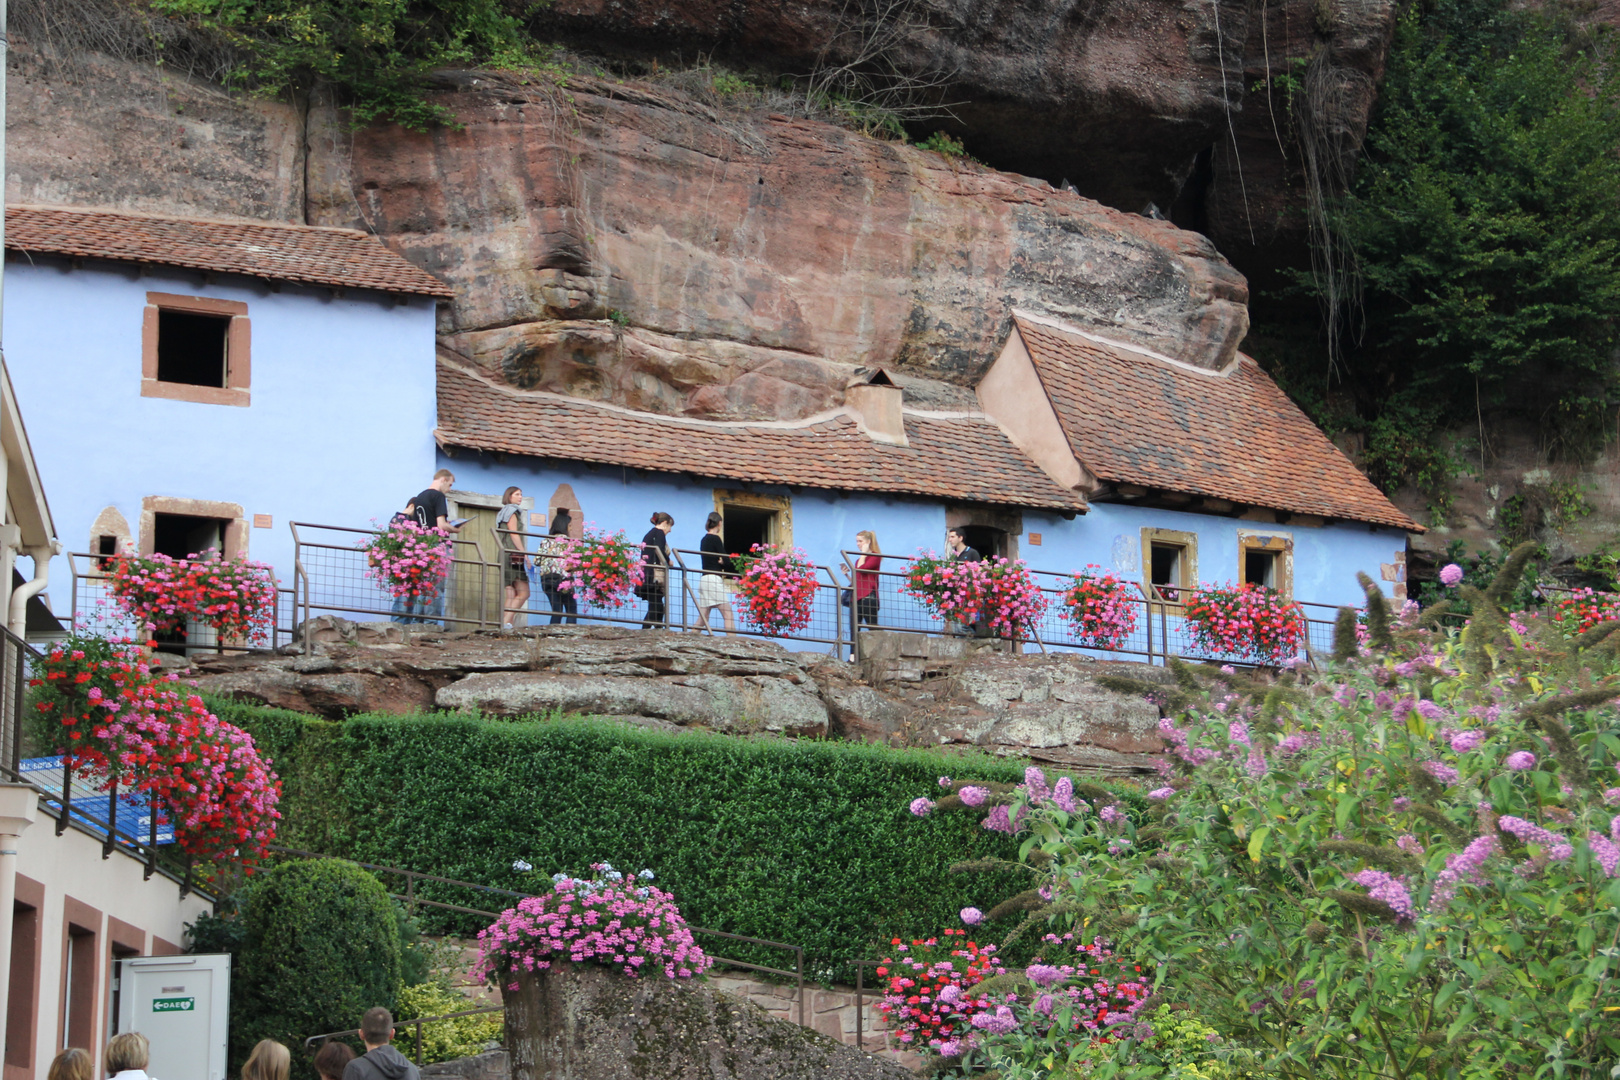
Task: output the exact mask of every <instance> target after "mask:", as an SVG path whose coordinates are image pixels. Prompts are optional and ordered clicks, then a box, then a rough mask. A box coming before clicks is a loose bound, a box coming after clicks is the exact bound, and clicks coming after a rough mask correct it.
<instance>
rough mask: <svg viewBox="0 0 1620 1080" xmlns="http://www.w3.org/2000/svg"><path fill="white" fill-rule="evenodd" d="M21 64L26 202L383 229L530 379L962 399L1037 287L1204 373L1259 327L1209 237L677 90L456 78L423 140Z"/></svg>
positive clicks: (722, 406)
mask: <svg viewBox="0 0 1620 1080" xmlns="http://www.w3.org/2000/svg"><path fill="white" fill-rule="evenodd" d="M12 70H13V71H17V72H20V73H22V75H23V77H22V78H19V79H16V80H15V81H14V82H13V85H12V94H11V99H10V102H9V111H10V115H11V117H12V118H13V120H14V122H13V125H12V129H11V131H12V138H11V142H10V144H9V147H8V159H7V172H8V176H7V190H8V197H9V198H10V199H11V200H12V201H14V202H28V201H44V202H61V203H71V204H79V205H112V206H117V207H121V208H126V209H134V210H147V211H154V212H164V213H184V214H196V215H204V216H216V217H217V216H245V217H258V218H275V219H291V220H305V221H308V222H310V223H313V224H328V225H345V226H355V227H358V228H363V229H368V230H371V231H373V232H375V233H376V234H378V235H379V236H380V237H381V238H382V239H383V240H384V241H385V242H387V243H389V244H390V245H391V246H394V247H395V248H397V249H398V250H400V251H402V252H403V253H405V254H406V255H407V256H408V257H410V258H411V259H412V260H413V261H415V262H417V263H418V264H420V265H422V266H425V267H427V268H428V269H430V270H432V271H434V272H435V273H438V274H440V275H441V276H442V277H444V278H445V280H447V281H448V282H450V283H451V284H452V285H453V286H454V287H455V288H456V290H457V297H456V300H455V301H454V302H453V303H452V304H450V305H449V306H448V308H447V309H446V310H445V312H444V315H443V320H442V323H441V345H442V347H443V348H445V349H446V350H449V351H450V353H452V354H453V355H456V356H459V357H461V358H463V359H464V360H465V361H466V362H469V363H472V364H474V365H476V366H478V367H480V368H482V369H484V370H486V371H488V372H489V373H491V374H492V375H494V376H496V377H497V378H499V379H501V380H504V381H508V382H511V383H512V384H514V385H518V386H523V387H532V388H544V389H549V390H556V391H559V392H562V393H568V394H574V395H578V396H582V397H589V398H594V399H598V400H604V401H609V402H614V403H617V404H621V405H625V406H629V407H633V408H638V409H649V410H652V411H657V412H665V413H677V414H685V415H693V416H703V417H711V418H748V419H785V418H801V417H804V416H806V415H810V414H813V413H815V412H817V411H819V410H821V409H824V408H826V407H828V406H830V405H834V404H836V403H838V401H839V400H840V398H841V395H842V388H843V386H844V385H845V383H846V382H847V381H848V379H849V377H850V375H851V374H852V372H853V370H854V368H855V367H856V366H861V365H868V366H869V365H883V366H892V367H897V368H899V370H900V376H901V378H902V379H903V380H909V381H910V384H911V385H910V387H909V390H910V393H911V397H912V400H913V401H914V402H917V403H921V404H934V405H940V406H945V407H960V406H961V405H963V404H969V403H971V395H965V394H964V393H963V390H962V388H964V387H969V386H971V385H972V384H973V382H974V381H975V380H976V379H977V378H978V376H979V375H980V374H981V373H982V372H983V371H984V369H985V368H986V367H987V366H988V364H989V363H990V362H991V360H992V359H993V358H994V356H995V354H996V350H997V348H998V347H999V345H1000V343H1001V341H1002V339H1003V337H1004V336H1005V334H1006V331H1007V327H1008V320H1009V314H1010V312H1011V310H1012V309H1013V308H1014V307H1015V306H1016V307H1022V308H1027V309H1029V310H1032V311H1037V312H1044V313H1046V314H1049V315H1052V316H1055V317H1060V318H1063V319H1066V320H1069V321H1073V322H1077V323H1079V324H1081V325H1086V326H1092V327H1095V328H1098V329H1099V330H1102V331H1104V332H1106V333H1108V334H1110V335H1113V336H1115V337H1119V338H1123V339H1125V340H1128V341H1131V342H1134V343H1137V344H1140V345H1143V346H1146V347H1148V348H1152V349H1154V350H1157V351H1159V352H1162V353H1165V354H1167V355H1170V356H1174V357H1176V358H1178V359H1182V360H1186V361H1189V362H1192V363H1197V364H1202V365H1205V366H1219V365H1220V364H1221V363H1223V362H1224V360H1225V359H1226V358H1228V357H1230V355H1231V353H1232V351H1233V350H1235V349H1236V348H1237V345H1238V343H1239V341H1240V340H1241V339H1242V337H1243V335H1244V333H1245V330H1246V327H1247V309H1246V300H1247V285H1246V283H1245V281H1244V279H1243V278H1242V277H1241V276H1240V275H1239V274H1237V273H1236V272H1235V271H1234V270H1233V269H1232V267H1231V266H1230V265H1229V264H1227V262H1226V261H1225V260H1224V259H1222V258H1221V257H1220V255H1219V254H1218V253H1217V252H1216V251H1215V249H1214V247H1213V246H1212V245H1211V244H1210V243H1209V242H1208V241H1207V240H1205V239H1204V238H1203V237H1202V236H1199V235H1198V234H1196V233H1191V232H1185V231H1182V230H1178V229H1176V228H1174V227H1173V226H1171V225H1170V224H1169V223H1167V222H1160V221H1151V220H1148V219H1145V218H1142V217H1138V216H1136V215H1134V214H1127V213H1121V212H1119V211H1117V210H1113V209H1109V208H1108V207H1106V206H1102V205H1099V204H1098V203H1095V202H1092V201H1091V200H1089V199H1086V198H1083V197H1081V196H1079V195H1077V194H1075V193H1073V192H1065V191H1058V190H1055V189H1054V188H1053V187H1052V186H1051V185H1050V184H1048V183H1046V182H1045V181H1044V180H1031V179H1028V178H1025V177H1021V176H1017V175H1012V174H1009V173H1002V172H996V171H994V170H991V169H987V168H984V167H982V166H979V165H976V164H972V163H968V162H961V161H955V162H953V161H951V160H948V159H946V158H944V157H942V156H941V155H939V154H937V153H933V152H929V151H923V150H918V149H916V148H914V147H908V146H904V145H901V144H898V143H892V142H883V141H880V140H876V139H872V138H867V137H865V136H861V135H858V134H855V133H853V132H850V131H848V130H845V129H843V128H839V127H835V126H832V125H830V124H825V123H820V122H816V121H811V120H804V119H790V118H788V117H787V116H785V115H781V114H777V113H772V112H769V111H768V110H767V108H766V107H764V106H761V107H757V108H753V109H751V110H750V109H743V108H722V107H714V106H711V105H708V104H705V103H704V102H702V101H700V100H697V99H696V98H694V97H692V96H690V95H688V94H685V93H683V92H681V91H679V90H676V89H673V88H671V87H669V86H667V85H658V84H636V83H627V82H615V81H612V80H606V79H597V78H588V77H583V76H574V77H571V78H570V79H569V81H568V84H567V87H566V89H560V88H558V87H557V86H555V85H553V84H551V83H549V82H543V81H542V82H535V83H524V82H520V81H515V80H513V79H510V78H505V77H501V76H496V75H488V74H482V73H477V72H462V73H448V74H446V76H445V82H446V89H444V90H443V91H442V93H441V94H440V95H439V97H438V100H440V101H441V102H442V103H443V104H446V105H448V106H449V107H451V108H452V109H453V110H454V111H455V112H456V114H457V116H458V117H459V119H460V121H461V123H462V125H463V127H462V128H460V129H451V128H442V129H438V130H436V131H433V132H431V133H426V134H421V133H413V132H406V131H402V130H400V129H398V128H394V127H390V126H375V125H374V126H369V127H365V128H362V129H360V130H358V131H355V130H352V129H351V128H350V127H349V125H348V122H347V119H346V117H345V116H344V115H342V114H341V113H340V111H338V110H336V109H334V108H333V107H332V106H331V104H330V102H326V101H323V100H320V99H317V100H315V101H313V102H309V103H305V104H303V105H302V107H293V106H290V105H282V104H277V103H274V102H267V101H264V100H262V99H256V98H251V97H246V96H242V95H229V94H226V93H225V92H224V91H222V90H220V89H219V88H217V87H214V86H212V85H211V84H208V83H205V82H202V81H200V80H193V79H187V78H185V77H183V76H180V75H173V74H166V73H162V72H160V71H159V70H158V69H155V68H152V67H149V66H144V65H140V64H134V63H126V62H121V61H114V60H110V59H105V58H94V57H90V58H83V57H79V58H69V59H66V60H60V61H53V62H51V63H44V62H41V61H39V59H38V57H37V56H34V55H32V54H30V53H28V52H27V50H26V49H25V48H19V49H18V50H17V51H16V53H15V54H14V59H13V67H12ZM62 132H67V133H70V134H71V137H70V138H69V137H64V136H63V135H61V134H59V133H62ZM159 158H161V159H162V160H164V161H165V162H166V163H171V162H172V165H166V167H165V168H164V169H161V170H160V169H151V168H147V167H145V163H147V162H150V161H152V160H157V159H159ZM610 315H615V316H617V319H616V320H612V319H609V318H608V316H610Z"/></svg>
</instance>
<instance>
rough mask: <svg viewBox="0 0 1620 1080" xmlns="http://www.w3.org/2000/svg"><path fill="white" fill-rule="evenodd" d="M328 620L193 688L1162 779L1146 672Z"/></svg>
mask: <svg viewBox="0 0 1620 1080" xmlns="http://www.w3.org/2000/svg"><path fill="white" fill-rule="evenodd" d="M312 622H313V626H312V636H313V638H314V640H315V642H316V646H315V651H314V653H313V654H312V655H308V656H303V655H299V656H278V657H267V656H224V657H196V658H193V659H192V660H191V661H189V663H192V664H194V665H195V670H194V671H192V672H191V673H190V674H189V675H188V677H189V678H195V679H196V680H197V682H198V685H199V687H200V688H201V689H203V690H204V691H207V692H209V693H212V694H219V695H221V696H224V697H230V698H234V699H236V700H239V701H247V702H252V703H255V704H263V705H270V706H273V707H276V708H283V709H292V710H295V711H298V712H307V713H314V714H318V715H322V716H327V717H330V718H332V719H341V718H342V717H344V716H347V715H350V714H353V713H360V712H392V713H409V712H423V711H431V710H432V709H435V708H439V709H452V710H462V709H465V710H469V711H477V712H481V713H484V714H486V715H490V716H524V715H533V714H544V713H548V712H552V711H564V712H577V713H584V714H588V715H595V716H606V717H613V718H616V719H623V720H630V721H633V722H637V723H645V724H649V725H654V726H658V727H663V728H666V729H669V730H680V729H686V728H701V729H706V730H712V731H721V732H727V733H731V734H750V733H756V732H765V733H771V734H777V735H785V736H812V737H814V736H823V735H835V736H841V737H844V738H850V739H860V740H864V741H869V742H885V743H899V744H907V745H923V746H941V745H943V746H949V745H960V746H974V747H978V748H981V749H983V750H986V751H988V752H990V753H994V754H999V755H1004V756H1009V757H1016V758H1028V759H1030V760H1033V761H1038V762H1042V763H1045V764H1049V765H1054V766H1057V767H1059V768H1070V769H1074V768H1079V769H1093V770H1101V771H1106V772H1113V773H1122V774H1131V773H1142V772H1146V771H1148V770H1150V769H1151V768H1152V765H1153V761H1154V760H1155V758H1156V756H1157V754H1158V752H1159V750H1160V743H1159V740H1158V736H1157V734H1156V730H1155V725H1156V724H1157V722H1158V718H1159V713H1158V709H1157V708H1156V707H1155V706H1153V705H1151V704H1150V703H1148V702H1147V701H1144V700H1141V699H1139V698H1135V697H1130V696H1126V695H1121V694H1117V693H1115V692H1113V691H1110V690H1107V689H1104V688H1103V687H1101V686H1099V685H1098V684H1097V682H1096V679H1097V678H1098V677H1099V676H1101V675H1105V674H1112V673H1116V672H1127V673H1129V674H1130V675H1131V676H1132V677H1134V678H1137V679H1140V680H1146V681H1150V682H1151V681H1158V680H1164V679H1167V678H1168V673H1166V672H1165V671H1164V670H1163V669H1162V668H1152V667H1148V666H1147V665H1143V664H1129V663H1115V662H1099V661H1094V660H1089V659H1087V658H1085V657H1080V656H1073V655H1065V656H1059V655H1053V656H1024V657H1017V656H1007V655H1004V654H1001V653H998V652H996V651H995V650H993V649H980V650H978V651H966V650H964V649H963V648H962V647H961V646H960V645H958V646H957V650H956V652H955V653H953V654H952V655H949V656H945V655H943V654H942V655H941V656H940V657H938V658H936V659H935V660H934V661H931V662H930V666H929V667H928V668H927V670H923V671H919V672H918V673H917V675H918V677H917V678H915V679H912V680H905V681H901V680H897V679H894V678H891V677H888V676H886V675H884V674H882V673H880V672H878V671H877V670H876V669H874V668H871V667H868V668H867V669H866V670H864V671H863V669H862V668H861V667H858V666H856V665H854V664H846V663H842V662H840V661H837V660H834V659H831V658H829V657H827V656H824V655H821V654H816V653H802V652H789V651H788V650H786V649H784V648H782V647H781V646H780V645H777V644H775V643H773V642H769V641H763V640H761V639H758V638H748V637H725V636H714V637H710V636H707V635H699V634H683V633H675V632H672V631H644V630H635V629H630V628H622V627H607V626H580V627H555V628H554V627H549V626H548V627H541V628H535V629H531V630H529V631H527V632H525V633H524V634H523V635H521V636H514V635H504V636H503V635H496V634H491V633H448V634H447V633H443V632H412V633H411V634H410V635H409V637H408V638H407V637H406V636H405V635H404V634H403V633H402V630H401V628H400V627H399V626H396V625H394V624H392V623H360V624H355V623H349V622H346V621H345V620H342V619H337V618H333V617H331V616H322V617H320V618H319V619H316V620H313V621H312ZM905 636H908V637H909V636H914V635H905ZM947 651H949V650H947Z"/></svg>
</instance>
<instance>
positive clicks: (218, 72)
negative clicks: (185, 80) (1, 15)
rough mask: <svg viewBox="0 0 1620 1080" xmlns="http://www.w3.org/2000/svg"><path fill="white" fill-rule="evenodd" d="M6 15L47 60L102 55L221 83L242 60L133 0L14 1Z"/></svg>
mask: <svg viewBox="0 0 1620 1080" xmlns="http://www.w3.org/2000/svg"><path fill="white" fill-rule="evenodd" d="M7 15H8V21H9V26H8V29H9V30H10V32H11V33H13V34H15V35H16V36H17V37H19V38H21V39H23V40H25V41H26V42H28V44H30V45H32V46H33V47H34V48H35V49H36V50H37V51H38V52H39V54H40V55H41V56H42V57H44V58H45V59H46V61H47V62H61V61H64V60H67V59H68V58H69V57H72V56H75V55H77V54H81V53H99V54H101V55H103V56H110V57H112V58H114V59H116V60H126V61H132V62H138V63H147V64H160V65H162V66H164V67H166V68H169V69H170V70H172V71H174V72H176V73H178V74H181V75H185V76H188V77H191V76H195V77H197V78H203V79H212V80H214V81H221V80H223V79H224V78H225V76H226V75H228V74H229V73H230V72H231V70H232V69H234V68H235V67H237V66H238V65H239V64H240V63H241V62H242V59H243V57H242V56H241V54H240V53H239V52H237V51H236V50H235V49H233V48H231V47H230V46H229V45H228V44H226V43H225V41H224V40H223V39H221V38H219V37H218V36H217V35H212V34H209V33H207V32H206V31H201V30H198V29H196V28H194V27H191V26H188V25H186V23H184V22H182V21H180V20H178V19H170V18H166V17H164V16H162V15H157V14H154V13H153V12H151V11H150V10H148V9H147V8H146V6H145V5H144V4H139V3H133V2H131V0H10V2H9V4H8V7H7Z"/></svg>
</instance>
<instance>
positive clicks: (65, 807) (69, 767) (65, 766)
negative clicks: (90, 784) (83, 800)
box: [56, 750, 73, 836]
mask: <svg viewBox="0 0 1620 1080" xmlns="http://www.w3.org/2000/svg"><path fill="white" fill-rule="evenodd" d="M72 811H73V758H72V755H70V754H69V753H68V752H67V751H66V750H63V751H62V816H61V817H59V818H57V819H56V835H57V836H61V835H62V833H63V832H65V831H66V830H67V827H68V815H69V814H70V813H72Z"/></svg>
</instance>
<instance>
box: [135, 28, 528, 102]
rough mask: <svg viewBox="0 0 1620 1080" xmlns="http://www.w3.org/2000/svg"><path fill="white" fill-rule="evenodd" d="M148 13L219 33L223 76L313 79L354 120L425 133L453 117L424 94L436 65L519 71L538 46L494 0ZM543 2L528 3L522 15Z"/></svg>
mask: <svg viewBox="0 0 1620 1080" xmlns="http://www.w3.org/2000/svg"><path fill="white" fill-rule="evenodd" d="M151 6H152V10H154V11H155V12H157V13H159V14H162V15H168V16H171V17H176V18H180V19H182V20H185V21H187V22H190V23H192V24H193V25H195V26H196V27H198V28H200V29H203V30H206V31H210V32H213V33H216V34H218V35H220V36H222V37H223V38H224V39H225V40H226V41H227V42H229V44H230V45H232V46H234V47H235V48H236V49H237V50H238V51H239V53H240V55H241V57H242V59H241V61H240V63H239V64H238V65H237V66H236V67H235V69H234V70H233V71H232V72H231V74H230V76H229V79H230V81H234V82H237V83H239V84H242V85H247V86H251V87H254V88H256V89H259V90H262V91H264V92H266V93H272V94H275V93H284V92H289V91H291V92H297V91H303V90H307V89H308V88H309V87H310V86H312V85H313V84H314V83H316V82H317V81H324V82H327V83H331V84H333V85H334V86H336V87H338V88H339V89H340V90H342V91H343V92H345V94H346V95H347V96H348V98H349V100H350V104H351V105H352V107H353V110H354V119H355V120H356V121H357V122H361V123H364V122H367V121H371V120H392V121H395V122H396V123H399V124H403V125H404V126H406V127H410V128H417V129H425V128H428V127H431V126H433V125H434V124H438V123H442V122H445V121H448V120H450V119H452V117H451V116H450V113H449V112H448V110H446V109H445V108H444V107H443V106H441V105H437V104H434V103H432V102H430V101H428V100H426V98H425V97H424V86H425V76H426V75H427V74H428V73H429V72H430V71H432V70H433V69H435V68H440V67H454V66H470V65H475V64H487V65H490V66H494V67H528V66H532V65H533V64H534V63H535V62H536V60H537V59H538V57H539V47H538V46H537V45H536V44H535V42H534V41H533V40H532V39H531V38H530V37H529V35H528V33H527V31H526V30H525V29H524V26H523V22H522V18H521V17H520V16H516V15H513V14H511V13H510V11H509V5H507V4H505V3H503V2H502V0H151ZM541 6H543V5H542V4H540V3H531V4H529V5H528V8H527V9H526V10H525V11H524V14H525V15H526V14H527V13H528V11H532V10H534V9H535V8H538V7H541Z"/></svg>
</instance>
